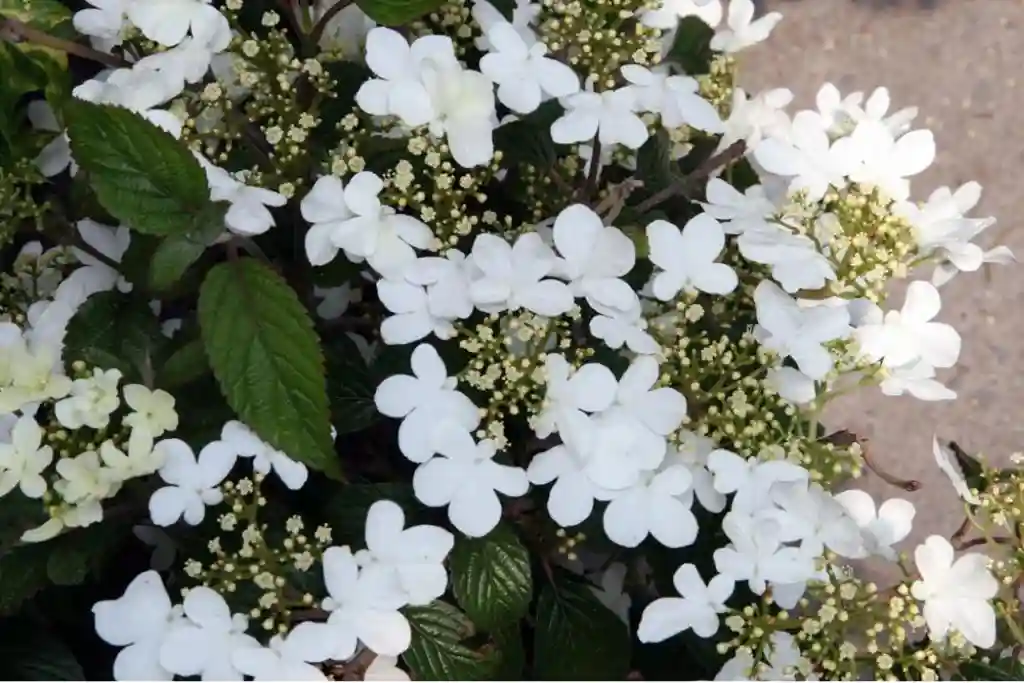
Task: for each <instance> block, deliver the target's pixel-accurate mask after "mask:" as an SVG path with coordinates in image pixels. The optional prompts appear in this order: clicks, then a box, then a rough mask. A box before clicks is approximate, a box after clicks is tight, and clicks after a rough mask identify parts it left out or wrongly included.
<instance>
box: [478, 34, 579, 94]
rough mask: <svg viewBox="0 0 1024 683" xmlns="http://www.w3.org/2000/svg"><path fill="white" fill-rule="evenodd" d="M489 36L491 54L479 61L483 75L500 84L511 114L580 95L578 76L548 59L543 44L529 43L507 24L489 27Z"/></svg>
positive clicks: (500, 90)
mask: <svg viewBox="0 0 1024 683" xmlns="http://www.w3.org/2000/svg"><path fill="white" fill-rule="evenodd" d="M486 33H487V40H488V41H489V42H490V45H491V51H490V52H489V54H486V55H484V56H483V57H481V58H480V71H481V72H483V74H484V75H485V76H487V77H488V78H490V79H491V80H492V81H494V83H496V84H497V86H498V100H499V101H500V102H501V103H502V104H504V105H505V106H507V107H508V108H509V109H511V110H512V111H515V112H518V113H520V114H529V113H530V112H532V111H533V110H535V109H536V108H537V107H539V106H540V104H541V102H543V101H544V100H546V99H550V98H552V97H566V96H568V95H572V94H573V93H576V92H579V89H580V80H579V76H577V75H576V72H575V71H573V70H572V69H571V68H570V67H569V66H568V65H566V64H563V63H562V62H559V61H557V60H555V59H551V58H550V57H547V56H546V55H547V53H548V48H547V46H546V45H545V44H544V43H542V42H539V41H536V40H535V41H534V42H533V43H527V41H526V40H524V39H523V37H522V35H521V34H520V32H519V31H517V30H516V28H515V27H514V26H513V25H512V24H510V23H508V22H506V21H502V22H500V23H496V24H494V25H493V26H490V27H488V28H487V31H486Z"/></svg>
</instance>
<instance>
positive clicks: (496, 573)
mask: <svg viewBox="0 0 1024 683" xmlns="http://www.w3.org/2000/svg"><path fill="white" fill-rule="evenodd" d="M449 562H450V566H451V577H452V594H453V595H454V596H455V599H456V600H457V601H458V603H459V606H460V607H462V609H464V610H465V611H466V614H467V615H469V617H470V618H471V619H472V620H473V622H474V623H475V624H476V625H477V626H479V627H480V628H484V629H494V628H497V627H499V626H502V625H506V624H509V623H512V622H515V621H516V620H518V619H520V618H521V617H523V616H525V615H526V613H527V611H528V610H529V609H530V599H531V598H532V597H533V578H532V577H531V576H530V553H529V551H528V550H527V549H526V546H524V545H523V543H522V541H520V540H519V536H517V535H516V532H515V530H514V529H513V528H512V527H510V526H509V525H508V524H504V523H503V524H499V525H498V526H497V527H496V528H495V529H494V531H492V532H491V533H490V534H488V535H487V536H485V537H483V538H465V537H460V538H459V539H458V540H457V541H456V543H455V548H454V549H453V550H452V554H451V556H450V558H449Z"/></svg>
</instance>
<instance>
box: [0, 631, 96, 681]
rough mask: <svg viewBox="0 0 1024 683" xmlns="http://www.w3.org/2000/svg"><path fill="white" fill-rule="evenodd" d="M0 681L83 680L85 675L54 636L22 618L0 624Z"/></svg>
mask: <svg viewBox="0 0 1024 683" xmlns="http://www.w3.org/2000/svg"><path fill="white" fill-rule="evenodd" d="M0 632H2V633H3V634H4V637H3V638H0V680H4V681H19V680H21V681H83V680H85V672H84V671H82V667H81V665H80V664H79V663H78V660H77V659H75V656H74V654H73V653H72V652H71V650H70V649H69V648H68V646H67V645H66V644H65V643H64V641H63V640H61V639H59V638H58V637H57V636H56V635H55V634H53V633H50V632H49V631H48V630H46V629H45V628H43V626H42V625H41V624H39V623H36V622H35V621H30V620H29V619H25V618H18V619H5V620H3V621H0Z"/></svg>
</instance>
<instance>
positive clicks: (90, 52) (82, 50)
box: [0, 19, 128, 67]
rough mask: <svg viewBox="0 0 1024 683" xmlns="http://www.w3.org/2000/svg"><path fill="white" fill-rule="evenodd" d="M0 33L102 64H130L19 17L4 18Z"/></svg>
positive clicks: (116, 65)
mask: <svg viewBox="0 0 1024 683" xmlns="http://www.w3.org/2000/svg"><path fill="white" fill-rule="evenodd" d="M0 34H5V35H9V36H13V37H14V38H18V39H20V40H24V41H26V42H29V43H33V44H35V45H42V46H43V47H48V48H52V49H54V50H60V51H61V52H66V53H68V54H69V55H75V56H76V57H81V58H82V59H90V60H92V61H94V62H99V63H100V64H106V65H107V66H113V67H120V66H125V65H127V64H128V62H126V61H124V60H123V59H121V58H120V57H118V56H116V55H111V54H107V53H106V52H100V51H99V50H94V49H92V48H91V47H86V46H85V45H81V44H79V43H74V42H72V41H70V40H63V39H61V38H57V37H55V36H51V35H50V34H49V33H44V32H43V31H40V30H39V29H35V28H32V27H31V26H28V25H27V24H25V23H24V22H21V21H18V20H17V19H4V20H3V22H2V23H0ZM11 42H14V41H11Z"/></svg>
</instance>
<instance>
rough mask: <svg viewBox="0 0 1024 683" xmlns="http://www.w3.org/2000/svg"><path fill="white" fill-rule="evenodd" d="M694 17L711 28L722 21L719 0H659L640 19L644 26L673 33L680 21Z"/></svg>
mask: <svg viewBox="0 0 1024 683" xmlns="http://www.w3.org/2000/svg"><path fill="white" fill-rule="evenodd" d="M689 16H696V17H698V18H699V19H701V20H702V21H703V22H704V23H706V24H707V25H708V26H710V27H711V28H714V27H716V26H718V24H719V23H720V22H721V21H722V3H721V0H661V2H660V3H659V5H658V7H657V8H656V9H649V10H646V11H645V12H644V13H643V15H642V16H641V17H640V21H641V22H642V23H643V24H644V26H650V27H651V28H659V29H664V30H672V31H674V30H675V29H676V27H677V26H678V25H679V20H680V19H685V18H686V17H689Z"/></svg>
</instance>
